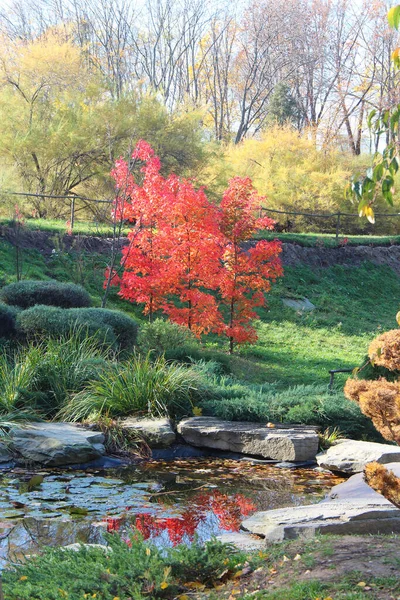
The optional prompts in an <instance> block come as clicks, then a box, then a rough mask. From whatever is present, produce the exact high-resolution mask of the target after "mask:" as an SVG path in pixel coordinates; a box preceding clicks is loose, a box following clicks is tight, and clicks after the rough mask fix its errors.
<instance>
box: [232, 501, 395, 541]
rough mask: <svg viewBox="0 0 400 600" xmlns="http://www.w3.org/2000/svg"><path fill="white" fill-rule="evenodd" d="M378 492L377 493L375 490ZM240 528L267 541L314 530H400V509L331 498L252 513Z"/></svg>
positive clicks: (307, 536)
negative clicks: (330, 499) (327, 500)
mask: <svg viewBox="0 0 400 600" xmlns="http://www.w3.org/2000/svg"><path fill="white" fill-rule="evenodd" d="M378 496H379V494H378ZM242 528H243V529H244V530H245V531H249V532H250V533H254V534H257V535H259V536H261V537H263V538H265V540H266V541H269V542H281V541H282V540H290V539H295V538H302V539H310V538H312V537H314V536H315V535H316V534H317V533H319V534H321V533H322V534H325V533H331V534H336V535H342V534H390V533H399V532H400V510H399V509H398V508H395V507H394V506H393V505H392V504H390V503H389V504H387V503H383V502H381V501H379V502H376V503H375V502H373V501H370V502H365V501H363V500H361V501H359V502H358V501H357V500H356V499H354V500H352V501H343V502H340V501H333V502H322V503H320V504H310V505H307V506H290V507H288V508H279V509H275V510H268V511H263V512H257V513H254V515H252V516H251V517H249V518H248V519H245V520H244V521H243V523H242Z"/></svg>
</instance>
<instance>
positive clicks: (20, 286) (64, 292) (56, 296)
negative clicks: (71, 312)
mask: <svg viewBox="0 0 400 600" xmlns="http://www.w3.org/2000/svg"><path fill="white" fill-rule="evenodd" d="M0 300H1V301H3V302H5V303H6V304H9V305H11V306H19V307H20V308H23V309H25V308H30V307H31V306H35V305H36V304H42V305H46V306H58V307H60V308H83V307H87V306H90V305H91V300H90V296H89V294H88V293H87V291H86V290H85V289H84V288H83V287H81V286H80V285H75V284H74V283H60V282H59V281H30V280H27V281H17V282H16V283H10V284H9V285H6V286H5V287H3V288H2V289H1V290H0Z"/></svg>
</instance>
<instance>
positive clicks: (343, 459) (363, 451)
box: [317, 440, 400, 473]
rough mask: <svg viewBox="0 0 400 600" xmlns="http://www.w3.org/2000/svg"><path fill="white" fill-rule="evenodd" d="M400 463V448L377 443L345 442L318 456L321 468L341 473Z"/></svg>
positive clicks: (358, 471)
mask: <svg viewBox="0 0 400 600" xmlns="http://www.w3.org/2000/svg"><path fill="white" fill-rule="evenodd" d="M373 461H377V462H379V463H381V464H387V463H391V462H400V447H398V446H391V445H390V444H377V443H375V442H359V441H356V440H343V441H341V442H340V443H338V444H335V445H334V446H331V447H330V448H329V449H328V450H327V451H326V452H325V453H324V454H320V455H318V456H317V462H318V464H319V466H320V467H322V468H324V469H329V470H330V471H338V472H340V473H360V472H361V471H363V470H364V467H365V465H366V464H367V463H369V462H373Z"/></svg>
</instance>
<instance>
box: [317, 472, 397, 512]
mask: <svg viewBox="0 0 400 600" xmlns="http://www.w3.org/2000/svg"><path fill="white" fill-rule="evenodd" d="M385 466H386V467H387V468H388V469H389V470H390V471H392V472H393V473H394V474H395V475H397V477H400V463H388V464H386V465H385ZM322 502H323V503H325V502H357V503H358V504H361V503H362V502H364V503H366V504H371V503H373V504H382V505H388V506H392V503H391V502H389V500H386V498H384V497H383V496H382V494H379V493H378V492H376V491H375V490H373V489H372V487H370V486H369V485H368V483H366V482H365V480H364V474H363V473H356V474H355V475H352V476H351V477H349V478H348V479H347V481H344V482H343V483H339V484H338V485H335V486H334V487H333V488H332V489H331V491H330V492H329V494H328V495H327V497H326V498H325V499H324V500H322Z"/></svg>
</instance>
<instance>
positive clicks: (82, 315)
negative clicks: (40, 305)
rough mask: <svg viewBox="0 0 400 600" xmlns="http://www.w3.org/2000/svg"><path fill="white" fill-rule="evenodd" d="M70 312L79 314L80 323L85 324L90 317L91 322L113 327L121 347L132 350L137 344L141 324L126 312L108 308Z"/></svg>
mask: <svg viewBox="0 0 400 600" xmlns="http://www.w3.org/2000/svg"><path fill="white" fill-rule="evenodd" d="M70 312H71V314H72V313H73V314H78V322H79V324H85V320H86V319H88V320H89V321H90V322H91V323H101V324H102V325H103V326H104V327H109V328H111V329H112V331H113V333H114V335H115V338H116V341H117V343H118V345H119V346H120V348H121V349H124V350H130V349H132V348H133V346H135V345H136V342H137V337H138V330H139V326H138V324H137V322H136V321H135V320H134V319H132V318H131V317H128V315H126V314H125V313H123V312H121V311H119V310H108V309H106V308H85V309H81V310H76V311H75V312H74V311H72V310H71V311H70Z"/></svg>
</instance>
